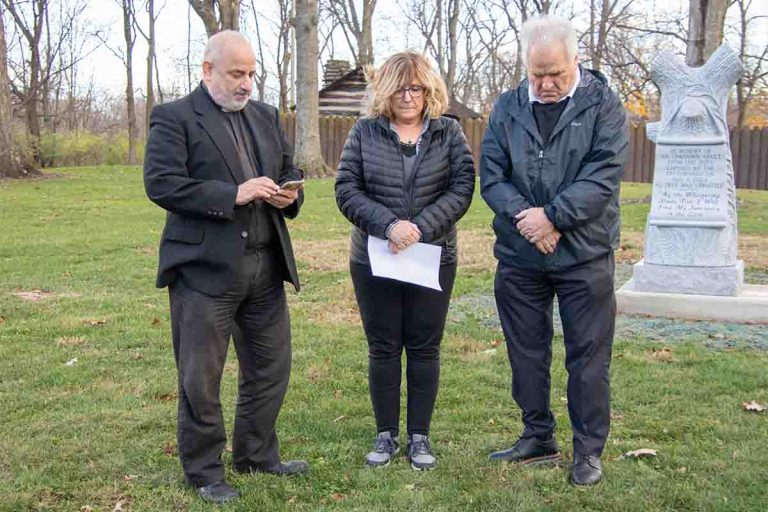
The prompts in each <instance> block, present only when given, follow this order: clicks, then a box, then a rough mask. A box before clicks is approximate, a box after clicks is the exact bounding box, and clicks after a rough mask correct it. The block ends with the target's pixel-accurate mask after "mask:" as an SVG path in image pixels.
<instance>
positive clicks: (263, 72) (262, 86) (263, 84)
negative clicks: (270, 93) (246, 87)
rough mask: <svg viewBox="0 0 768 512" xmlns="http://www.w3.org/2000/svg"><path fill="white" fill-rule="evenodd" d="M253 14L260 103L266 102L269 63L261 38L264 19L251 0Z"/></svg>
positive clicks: (256, 79) (256, 77)
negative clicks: (261, 21)
mask: <svg viewBox="0 0 768 512" xmlns="http://www.w3.org/2000/svg"><path fill="white" fill-rule="evenodd" d="M251 13H252V14H253V22H254V25H255V31H256V75H255V76H254V81H255V82H256V92H257V93H258V95H259V101H264V99H265V93H266V88H267V76H268V73H267V61H266V58H265V57H264V41H263V39H262V37H261V23H260V20H261V19H262V18H263V16H261V14H260V13H259V11H258V10H256V4H255V0H251Z"/></svg>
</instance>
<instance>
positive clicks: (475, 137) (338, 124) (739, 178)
mask: <svg viewBox="0 0 768 512" xmlns="http://www.w3.org/2000/svg"><path fill="white" fill-rule="evenodd" d="M282 121H283V126H284V127H285V131H286V135H287V137H288V140H291V141H293V140H294V137H295V133H296V130H295V116H294V115H293V114H287V115H283V116H282ZM353 124H355V119H354V118H352V117H341V116H323V117H321V118H320V146H321V148H322V152H323V158H324V159H325V162H326V163H327V164H328V166H329V167H330V168H331V169H336V167H337V166H338V164H339V157H340V156H341V150H342V148H343V147H344V142H345V141H346V140H347V133H348V132H349V130H350V128H352V125H353ZM461 126H462V128H463V129H464V134H465V135H466V136H467V141H468V142H469V147H470V149H471V150H472V156H473V157H474V159H475V162H476V163H477V162H479V161H480V158H479V157H480V145H481V143H482V141H483V134H484V133H485V127H486V122H485V120H484V119H464V120H462V121H461ZM731 150H732V152H733V167H734V169H735V172H736V187H738V188H751V189H756V190H768V128H762V129H750V128H741V129H734V130H731ZM655 155H656V144H654V143H653V142H651V141H650V140H648V137H646V134H645V125H639V126H632V127H630V130H629V161H628V162H627V165H626V167H625V168H624V177H623V180H624V181H634V182H639V183H651V182H653V165H654V158H655Z"/></svg>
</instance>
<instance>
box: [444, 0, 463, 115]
mask: <svg viewBox="0 0 768 512" xmlns="http://www.w3.org/2000/svg"><path fill="white" fill-rule="evenodd" d="M459 5H460V0H451V4H450V14H449V18H448V70H447V73H446V75H445V85H447V86H448V97H449V98H450V99H451V100H453V99H454V98H455V97H456V91H455V85H456V84H455V82H456V61H457V59H458V48H457V46H458V37H459V36H458V29H459Z"/></svg>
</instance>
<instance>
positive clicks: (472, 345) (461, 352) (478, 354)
mask: <svg viewBox="0 0 768 512" xmlns="http://www.w3.org/2000/svg"><path fill="white" fill-rule="evenodd" d="M498 346H499V344H498V343H495V344H494V343H484V342H482V341H478V340H476V339H474V338H470V337H469V336H466V335H464V334H457V335H454V336H450V337H449V338H448V339H447V340H446V343H445V344H444V351H445V352H446V353H448V354H451V355H455V356H456V357H457V358H458V359H459V360H461V361H466V362H473V361H487V360H489V359H492V358H493V357H494V356H495V355H496V352H497V351H498Z"/></svg>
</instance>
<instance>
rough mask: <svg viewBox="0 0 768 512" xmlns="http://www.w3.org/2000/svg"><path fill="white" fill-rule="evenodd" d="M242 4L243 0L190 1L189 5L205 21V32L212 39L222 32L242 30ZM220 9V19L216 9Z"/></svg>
mask: <svg viewBox="0 0 768 512" xmlns="http://www.w3.org/2000/svg"><path fill="white" fill-rule="evenodd" d="M240 2H241V0H218V3H217V2H216V0H189V5H191V6H192V8H193V9H194V10H195V12H196V13H197V15H198V16H199V17H200V19H201V20H203V25H205V32H206V33H207V34H208V37H211V36H212V35H214V34H215V33H217V32H220V31H222V30H238V31H239V30H240ZM214 5H218V7H219V17H218V18H217V17H216V9H215V7H214Z"/></svg>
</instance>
